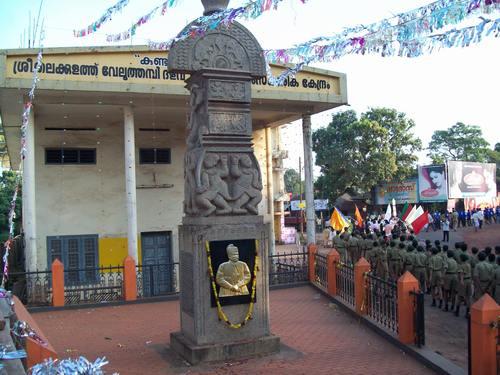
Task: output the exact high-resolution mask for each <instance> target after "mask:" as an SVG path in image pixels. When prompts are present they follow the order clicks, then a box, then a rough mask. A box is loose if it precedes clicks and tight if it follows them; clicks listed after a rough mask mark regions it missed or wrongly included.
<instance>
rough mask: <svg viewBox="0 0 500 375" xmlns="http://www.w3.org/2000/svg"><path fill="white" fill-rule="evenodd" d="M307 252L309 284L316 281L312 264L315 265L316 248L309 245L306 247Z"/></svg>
mask: <svg viewBox="0 0 500 375" xmlns="http://www.w3.org/2000/svg"><path fill="white" fill-rule="evenodd" d="M307 251H308V253H309V282H311V283H312V282H313V281H315V280H316V270H315V269H314V263H316V251H318V247H317V246H316V245H315V244H313V243H311V244H309V245H307Z"/></svg>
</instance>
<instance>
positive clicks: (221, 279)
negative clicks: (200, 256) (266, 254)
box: [205, 240, 260, 329]
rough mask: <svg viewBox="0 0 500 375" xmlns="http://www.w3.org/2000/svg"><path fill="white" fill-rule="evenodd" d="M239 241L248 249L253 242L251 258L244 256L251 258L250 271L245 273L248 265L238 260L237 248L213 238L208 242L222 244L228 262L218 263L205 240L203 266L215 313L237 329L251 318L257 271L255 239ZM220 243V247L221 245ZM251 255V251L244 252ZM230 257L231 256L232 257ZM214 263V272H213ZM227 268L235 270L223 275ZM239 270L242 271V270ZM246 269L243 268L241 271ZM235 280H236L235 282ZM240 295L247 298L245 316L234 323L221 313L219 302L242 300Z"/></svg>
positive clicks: (257, 245)
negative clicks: (205, 264) (205, 268)
mask: <svg viewBox="0 0 500 375" xmlns="http://www.w3.org/2000/svg"><path fill="white" fill-rule="evenodd" d="M238 242H241V243H242V244H245V245H246V247H247V248H248V246H249V244H251V243H253V246H254V252H253V260H252V259H251V256H247V258H249V261H248V262H251V261H253V263H254V264H253V271H252V272H251V274H250V272H249V270H248V266H247V263H246V262H242V261H240V260H239V252H238V248H237V247H236V246H234V245H233V244H229V245H227V247H225V246H222V245H223V244H224V245H225V242H224V241H213V242H212V244H213V245H214V246H215V247H216V248H218V249H223V248H224V247H225V248H226V249H227V253H228V256H229V261H228V262H225V263H222V262H221V261H220V260H219V259H218V258H219V257H216V256H214V254H213V251H212V250H211V249H210V246H211V244H210V242H209V241H206V242H205V250H206V255H207V267H208V275H209V277H210V286H211V291H210V293H211V297H212V299H213V300H214V302H215V306H216V307H217V316H218V318H219V320H220V321H223V322H224V323H226V325H227V326H228V327H229V328H233V329H238V328H242V327H243V326H245V324H247V322H248V321H249V320H250V319H252V314H253V308H254V304H255V296H256V292H257V273H258V272H259V262H260V259H259V252H258V249H259V241H258V240H255V241H252V240H242V241H238ZM221 246H222V247H221ZM247 255H251V254H247ZM233 256H234V257H235V258H233ZM214 264H215V265H216V266H217V274H214ZM227 269H231V270H237V271H235V274H236V276H235V274H232V275H225V274H224V273H225V272H226V273H227ZM242 269H243V270H242ZM245 269H246V271H245ZM247 272H248V275H246V276H245V273H247ZM227 279H230V280H231V283H228V281H227ZM236 280H238V281H236ZM248 284H250V291H249V290H248V287H247V285H248ZM242 297H243V298H244V297H248V298H246V299H247V301H248V309H247V312H246V314H245V317H244V318H243V319H242V320H241V321H240V322H238V323H233V322H231V321H230V320H229V318H228V317H227V315H226V313H225V312H224V309H223V307H222V306H223V305H224V304H236V303H241V302H242Z"/></svg>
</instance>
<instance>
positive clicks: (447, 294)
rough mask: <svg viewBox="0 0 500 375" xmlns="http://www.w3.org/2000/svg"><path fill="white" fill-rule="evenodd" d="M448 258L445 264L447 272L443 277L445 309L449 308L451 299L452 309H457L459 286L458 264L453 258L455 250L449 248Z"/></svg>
mask: <svg viewBox="0 0 500 375" xmlns="http://www.w3.org/2000/svg"><path fill="white" fill-rule="evenodd" d="M447 256H448V258H447V259H446V263H445V265H444V268H445V273H444V278H443V294H444V311H449V310H448V302H449V301H451V310H452V311H453V310H455V296H456V293H457V286H458V275H457V271H458V264H457V262H456V260H455V259H454V258H453V251H450V250H448V253H447Z"/></svg>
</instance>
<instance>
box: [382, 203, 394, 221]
mask: <svg viewBox="0 0 500 375" xmlns="http://www.w3.org/2000/svg"><path fill="white" fill-rule="evenodd" d="M391 216H392V211H391V205H390V204H388V205H387V210H385V216H384V220H387V221H389V220H391Z"/></svg>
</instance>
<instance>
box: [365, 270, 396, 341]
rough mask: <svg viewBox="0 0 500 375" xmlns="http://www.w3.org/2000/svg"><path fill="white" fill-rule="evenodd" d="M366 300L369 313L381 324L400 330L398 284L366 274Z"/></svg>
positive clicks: (393, 329)
mask: <svg viewBox="0 0 500 375" xmlns="http://www.w3.org/2000/svg"><path fill="white" fill-rule="evenodd" d="M365 293H366V294H365V297H366V298H365V300H364V303H365V305H366V312H367V315H368V316H369V317H370V318H371V319H373V320H374V321H376V322H377V323H378V324H380V325H381V326H383V327H385V328H388V329H389V330H390V331H393V332H395V333H397V332H398V290H397V284H396V283H394V282H393V281H388V280H384V279H381V278H379V277H376V276H375V275H372V274H371V273H367V274H365Z"/></svg>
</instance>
